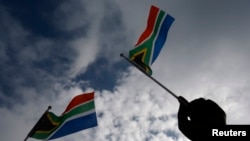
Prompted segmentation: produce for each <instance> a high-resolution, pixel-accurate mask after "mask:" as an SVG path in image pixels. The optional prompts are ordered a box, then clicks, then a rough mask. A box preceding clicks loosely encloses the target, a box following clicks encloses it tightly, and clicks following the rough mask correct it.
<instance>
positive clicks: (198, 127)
mask: <svg viewBox="0 0 250 141" xmlns="http://www.w3.org/2000/svg"><path fill="white" fill-rule="evenodd" d="M178 100H179V102H180V107H179V111H178V126H179V129H180V130H181V132H182V133H183V134H184V135H185V136H186V137H188V138H189V139H190V140H192V141H196V140H197V141H204V140H206V138H205V137H206V136H207V134H208V133H210V132H211V129H212V128H214V127H220V126H224V125H226V114H225V112H224V111H223V109H222V108H220V106H219V105H217V104H216V103H215V102H213V101H212V100H209V99H208V100H205V99H204V98H199V99H195V100H193V101H191V102H188V101H187V100H186V99H185V98H183V97H181V96H180V97H178Z"/></svg>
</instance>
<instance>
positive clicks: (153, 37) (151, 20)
mask: <svg viewBox="0 0 250 141" xmlns="http://www.w3.org/2000/svg"><path fill="white" fill-rule="evenodd" d="M173 21H174V18H173V17H171V16H170V15H168V14H166V13H165V12H164V11H163V10H160V9H159V8H157V7H155V6H151V8H150V12H149V17H148V22H147V27H146V29H145V31H144V32H143V33H142V34H141V36H140V38H139V39H138V42H137V43H136V45H135V48H134V49H132V50H130V52H129V58H130V59H131V60H133V61H134V62H136V63H137V64H138V65H139V66H140V67H141V68H143V70H145V72H146V73H148V74H150V75H151V74H152V70H151V68H150V66H151V65H152V64H153V63H154V61H155V60H156V58H157V56H158V55H159V53H160V51H161V49H162V47H163V45H164V43H165V41H166V38H167V34H168V30H169V28H170V26H171V25H172V23H173Z"/></svg>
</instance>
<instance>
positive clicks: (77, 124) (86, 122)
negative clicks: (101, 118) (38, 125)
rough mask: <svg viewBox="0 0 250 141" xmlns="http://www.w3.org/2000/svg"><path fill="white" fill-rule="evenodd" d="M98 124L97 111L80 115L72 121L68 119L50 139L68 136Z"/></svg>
mask: <svg viewBox="0 0 250 141" xmlns="http://www.w3.org/2000/svg"><path fill="white" fill-rule="evenodd" d="M94 126H97V118H96V113H95V112H94V113H92V114H89V115H87V116H83V117H79V118H76V119H73V120H70V121H67V123H65V124H64V125H63V126H62V127H59V128H60V129H59V130H57V131H56V133H54V134H53V135H52V136H51V137H50V138H49V140H51V139H55V138H59V137H62V136H66V135H69V134H72V133H75V132H78V131H80V130H84V129H87V128H91V127H94Z"/></svg>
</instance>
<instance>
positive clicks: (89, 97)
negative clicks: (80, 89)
mask: <svg viewBox="0 0 250 141" xmlns="http://www.w3.org/2000/svg"><path fill="white" fill-rule="evenodd" d="M95 126H97V118H96V112H95V103H94V92H92V93H86V94H81V95H78V96H76V97H74V98H73V99H72V100H71V102H70V103H69V104H68V106H67V108H66V109H65V111H64V112H63V113H62V115H61V116H56V115H55V114H54V113H52V112H49V111H46V112H45V113H44V114H43V116H42V117H41V119H40V120H39V121H38V123H37V124H36V125H35V126H34V128H33V129H32V131H31V132H30V134H29V137H32V138H36V139H42V140H51V139H56V138H59V137H63V136H66V135H69V134H72V133H75V132H78V131H81V130H84V129H87V128H91V127H95Z"/></svg>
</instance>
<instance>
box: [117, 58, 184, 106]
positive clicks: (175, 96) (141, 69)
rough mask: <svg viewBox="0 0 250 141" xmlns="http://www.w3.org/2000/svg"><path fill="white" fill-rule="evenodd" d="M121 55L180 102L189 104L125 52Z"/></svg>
mask: <svg viewBox="0 0 250 141" xmlns="http://www.w3.org/2000/svg"><path fill="white" fill-rule="evenodd" d="M120 56H121V57H123V58H124V59H125V60H127V61H128V62H129V63H131V64H132V65H134V66H135V67H136V68H137V69H139V70H140V71H141V72H142V73H143V74H145V75H146V76H147V77H148V78H150V79H151V80H153V81H154V82H155V83H157V84H158V85H160V86H161V87H162V88H163V89H164V90H166V91H167V92H168V93H169V94H171V95H172V96H173V97H174V98H176V99H177V100H178V101H179V102H181V103H183V104H186V105H187V104H188V103H187V102H185V101H183V100H182V99H180V98H179V97H178V96H177V95H176V94H175V93H173V92H172V91H171V90H170V89H168V88H167V87H165V86H164V85H163V84H161V83H160V82H159V81H158V80H156V79H155V78H154V77H152V76H151V75H149V74H148V73H146V72H145V71H144V69H143V68H142V67H141V66H139V65H138V64H136V63H135V62H134V61H131V60H130V59H129V58H128V57H126V56H125V55H124V54H123V53H121V54H120Z"/></svg>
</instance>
